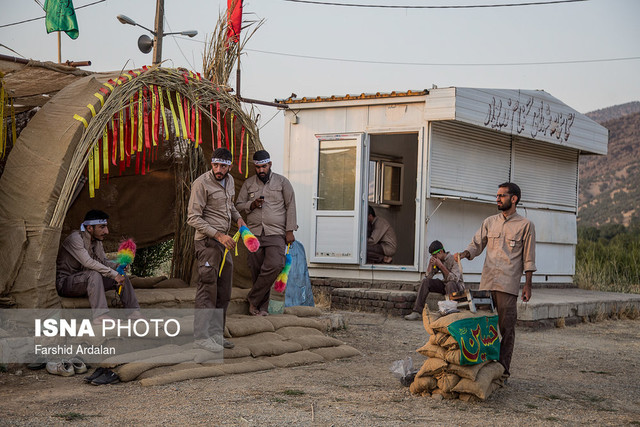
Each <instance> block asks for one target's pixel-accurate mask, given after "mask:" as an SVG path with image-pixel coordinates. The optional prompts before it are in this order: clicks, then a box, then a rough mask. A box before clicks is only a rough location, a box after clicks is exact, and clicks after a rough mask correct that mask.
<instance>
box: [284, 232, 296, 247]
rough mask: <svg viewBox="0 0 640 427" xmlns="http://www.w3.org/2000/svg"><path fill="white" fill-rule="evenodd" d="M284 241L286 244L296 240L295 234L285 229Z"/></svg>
mask: <svg viewBox="0 0 640 427" xmlns="http://www.w3.org/2000/svg"><path fill="white" fill-rule="evenodd" d="M284 241H285V243H286V244H287V245H290V244H291V243H293V242H295V241H296V238H295V236H294V235H293V231H287V234H285V236H284Z"/></svg>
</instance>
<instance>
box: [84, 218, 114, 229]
mask: <svg viewBox="0 0 640 427" xmlns="http://www.w3.org/2000/svg"><path fill="white" fill-rule="evenodd" d="M99 224H105V225H106V224H107V220H106V219H88V220H86V221H84V222H83V223H82V224H80V231H87V229H86V228H85V225H99Z"/></svg>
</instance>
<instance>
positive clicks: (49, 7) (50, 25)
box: [44, 0, 80, 40]
mask: <svg viewBox="0 0 640 427" xmlns="http://www.w3.org/2000/svg"><path fill="white" fill-rule="evenodd" d="M44 11H45V13H46V15H47V17H46V19H45V26H46V27H47V33H51V32H54V31H64V32H65V33H67V35H68V36H69V37H71V38H72V39H74V40H75V39H77V38H78V35H79V34H80V32H79V31H78V21H77V20H76V12H75V10H74V9H73V2H72V1H71V0H46V1H45V2H44Z"/></svg>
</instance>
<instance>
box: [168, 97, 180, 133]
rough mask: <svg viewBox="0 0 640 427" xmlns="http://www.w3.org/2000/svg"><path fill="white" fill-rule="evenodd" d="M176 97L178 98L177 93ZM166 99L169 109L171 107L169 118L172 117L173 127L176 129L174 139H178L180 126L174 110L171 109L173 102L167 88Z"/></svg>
mask: <svg viewBox="0 0 640 427" xmlns="http://www.w3.org/2000/svg"><path fill="white" fill-rule="evenodd" d="M176 96H178V94H177V92H176ZM167 99H168V100H169V107H171V117H173V127H174V128H175V129H176V138H180V125H179V124H178V116H177V115H176V109H175V108H173V101H172V100H171V92H169V88H167ZM167 136H168V134H167Z"/></svg>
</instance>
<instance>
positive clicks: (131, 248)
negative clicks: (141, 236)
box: [116, 239, 136, 276]
mask: <svg viewBox="0 0 640 427" xmlns="http://www.w3.org/2000/svg"><path fill="white" fill-rule="evenodd" d="M135 256H136V243H135V242H134V241H133V239H127V240H124V241H122V243H120V246H119V247H118V253H117V254H116V261H117V262H118V264H120V265H118V268H116V271H117V272H118V274H120V275H122V276H124V269H125V268H127V266H128V265H129V264H131V263H132V262H133V259H134V258H135Z"/></svg>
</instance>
